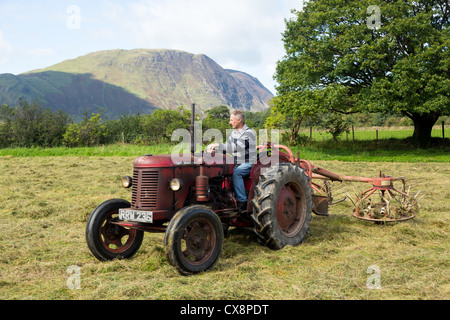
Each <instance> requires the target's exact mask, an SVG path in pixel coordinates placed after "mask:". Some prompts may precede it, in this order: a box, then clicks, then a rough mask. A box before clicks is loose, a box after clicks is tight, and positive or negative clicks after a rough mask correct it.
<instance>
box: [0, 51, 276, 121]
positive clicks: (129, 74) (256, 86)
mask: <svg viewBox="0 0 450 320" xmlns="http://www.w3.org/2000/svg"><path fill="white" fill-rule="evenodd" d="M19 97H23V98H35V99H37V98H42V100H43V102H44V103H45V104H46V105H48V106H49V107H50V108H51V109H63V110H64V111H66V112H67V113H69V114H72V115H76V116H80V115H82V114H83V112H84V111H88V112H92V111H95V110H98V109H103V110H105V111H106V113H107V114H108V115H109V116H111V117H117V116H118V115H120V114H121V113H128V112H132V113H136V112H141V113H147V112H151V110H153V109H155V108H163V109H174V108H176V107H178V106H180V105H186V106H189V105H190V104H192V103H196V104H197V106H198V108H199V109H200V110H201V109H203V110H205V109H209V108H212V107H214V106H218V105H227V106H230V107H232V108H236V109H243V110H251V111H261V110H264V109H266V108H267V107H268V101H269V100H270V99H271V98H272V94H271V93H270V91H269V90H267V89H266V88H264V86H263V85H262V84H261V83H260V82H259V81H258V80H257V79H256V78H254V77H252V76H250V75H248V74H246V73H243V72H240V71H235V70H225V69H223V68H222V67H221V66H219V65H218V64H217V63H216V62H214V61H213V60H212V59H210V58H209V57H207V56H206V55H203V54H198V55H196V54H191V53H187V52H183V51H176V50H148V49H136V50H108V51H99V52H93V53H89V54H87V55H85V56H81V57H78V58H76V59H72V60H66V61H63V62H61V63H58V64H56V65H53V66H50V67H47V68H44V69H39V70H33V71H30V72H27V73H24V74H20V75H17V76H16V75H12V74H1V75H0V104H4V103H5V104H15V103H16V101H17V99H18V98H19Z"/></svg>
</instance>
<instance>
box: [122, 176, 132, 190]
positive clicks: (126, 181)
mask: <svg viewBox="0 0 450 320" xmlns="http://www.w3.org/2000/svg"><path fill="white" fill-rule="evenodd" d="M132 185H133V179H132V178H131V177H130V176H125V177H123V178H122V187H124V188H129V187H131V186H132Z"/></svg>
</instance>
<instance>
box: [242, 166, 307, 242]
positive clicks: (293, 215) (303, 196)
mask: <svg viewBox="0 0 450 320" xmlns="http://www.w3.org/2000/svg"><path fill="white" fill-rule="evenodd" d="M311 195H312V190H311V187H310V186H309V180H308V177H307V176H306V175H305V173H304V171H303V169H301V168H300V167H299V166H296V165H294V164H291V163H280V164H279V165H278V166H274V167H272V168H269V169H268V170H267V171H266V172H265V173H263V174H261V176H260V178H259V182H258V184H257V185H256V186H255V196H254V198H253V200H252V203H253V213H252V215H251V217H252V218H253V220H254V222H255V231H256V233H257V235H258V236H259V237H260V238H261V240H262V241H263V243H264V244H266V245H267V246H268V247H269V248H272V249H275V250H278V249H282V248H283V247H285V246H287V245H291V246H296V245H298V244H300V243H301V242H303V240H304V238H305V236H306V234H307V233H308V230H309V222H310V221H311V208H312V197H311Z"/></svg>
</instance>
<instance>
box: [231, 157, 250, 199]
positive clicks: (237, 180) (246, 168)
mask: <svg viewBox="0 0 450 320" xmlns="http://www.w3.org/2000/svg"><path fill="white" fill-rule="evenodd" d="M252 167H253V164H251V163H242V164H239V165H236V166H235V167H234V169H233V186H234V192H235V193H236V198H237V201H239V202H247V194H246V193H245V186H244V177H245V176H247V175H249V174H250V171H252Z"/></svg>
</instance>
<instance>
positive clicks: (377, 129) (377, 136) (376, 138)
mask: <svg viewBox="0 0 450 320" xmlns="http://www.w3.org/2000/svg"><path fill="white" fill-rule="evenodd" d="M375 132H376V140H377V141H378V129H376V130H375Z"/></svg>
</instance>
